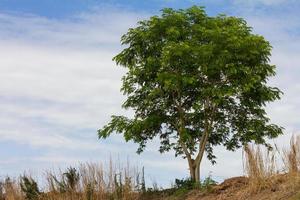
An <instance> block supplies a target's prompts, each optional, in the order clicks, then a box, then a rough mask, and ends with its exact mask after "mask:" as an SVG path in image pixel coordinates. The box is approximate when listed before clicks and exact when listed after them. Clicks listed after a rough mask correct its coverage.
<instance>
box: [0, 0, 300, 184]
mask: <svg viewBox="0 0 300 200" xmlns="http://www.w3.org/2000/svg"><path fill="white" fill-rule="evenodd" d="M192 5H199V6H205V9H206V11H207V13H208V14H209V15H211V16H215V15H217V14H220V13H222V14H227V15H231V16H237V17H243V18H245V19H246V21H247V22H248V24H249V25H250V26H252V27H253V32H254V33H256V34H261V35H263V36H264V37H265V38H266V39H267V40H269V41H270V43H271V44H272V46H273V51H272V57H271V63H272V64H275V65H276V66H277V75H276V76H275V77H273V78H271V79H270V85H273V86H276V87H279V88H280V89H281V90H282V91H283V92H284V95H283V97H282V99H281V100H280V101H277V102H274V103H272V104H269V105H268V106H267V108H266V109H267V111H268V115H269V116H270V118H271V120H272V122H273V123H276V124H278V125H280V126H283V127H284V128H285V131H284V132H285V134H284V135H283V136H280V137H279V138H278V139H276V140H274V141H271V142H272V143H273V142H275V143H276V144H278V145H279V146H280V148H287V147H288V144H289V139H290V137H291V135H293V134H294V135H297V134H300V117H299V113H300V79H299V77H300V67H299V64H300V60H299V57H300V55H299V52H300V20H299V18H300V13H299V12H298V10H299V8H300V2H299V1H297V0H223V1H222V0H203V1H194V0H145V1H140V0H125V1H120V0H109V1H102V0H0V177H5V176H6V175H9V176H16V175H18V174H20V173H23V172H24V171H30V172H31V173H33V174H42V173H43V172H44V170H46V169H49V168H51V169H53V168H54V169H57V168H59V167H61V168H64V167H67V166H70V165H78V163H79V162H103V163H107V162H108V160H109V158H110V157H111V158H118V159H117V160H120V162H125V161H126V160H127V159H128V160H129V161H130V163H131V165H133V166H139V167H142V166H144V167H145V174H146V180H147V181H148V185H150V186H151V182H157V184H158V185H161V186H167V185H169V184H170V183H171V182H172V181H174V179H175V178H185V177H188V166H187V162H186V160H183V159H181V158H174V152H169V153H166V154H160V153H159V152H158V145H157V143H158V142H157V140H154V141H153V142H149V143H148V146H147V148H146V150H145V152H144V153H142V154H141V155H137V154H136V150H137V147H138V146H137V145H136V144H134V143H131V142H129V143H126V142H125V141H124V140H123V137H122V136H121V135H112V137H110V138H109V139H106V140H98V137H97V129H99V128H101V127H102V126H103V125H104V124H105V123H107V122H108V121H109V119H110V116H111V115H113V114H125V115H126V114H128V112H127V111H124V110H122V109H121V104H122V102H123V101H124V100H125V97H124V96H123V95H122V93H121V92H120V86H121V77H122V75H124V73H125V70H124V69H123V68H122V67H117V66H116V64H115V63H114V62H113V61H112V57H113V56H114V55H116V54H117V53H118V52H120V51H121V50H122V48H123V47H122V46H121V45H120V37H121V36H122V34H124V33H126V31H127V30H128V29H129V28H131V27H134V26H135V25H136V23H137V22H138V21H139V20H143V19H147V18H149V17H150V16H152V15H158V14H159V13H160V10H161V9H162V8H164V7H171V8H176V9H179V8H187V7H190V6H192ZM216 155H217V164H216V165H214V166H211V165H210V163H209V162H208V161H207V160H205V161H204V163H203V165H202V169H201V172H202V173H201V174H202V178H204V177H206V176H208V175H209V174H212V175H213V177H215V178H216V179H217V180H223V179H226V178H228V177H231V176H238V175H242V174H243V173H244V172H243V164H242V152H241V151H237V152H227V151H225V150H224V148H222V147H217V148H216Z"/></svg>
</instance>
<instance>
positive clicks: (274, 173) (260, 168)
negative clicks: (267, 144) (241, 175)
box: [244, 136, 300, 194]
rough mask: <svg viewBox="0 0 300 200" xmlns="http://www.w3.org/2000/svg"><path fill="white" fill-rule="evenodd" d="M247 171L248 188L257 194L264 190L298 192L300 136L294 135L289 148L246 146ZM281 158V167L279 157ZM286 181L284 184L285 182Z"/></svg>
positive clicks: (299, 187)
mask: <svg viewBox="0 0 300 200" xmlns="http://www.w3.org/2000/svg"><path fill="white" fill-rule="evenodd" d="M244 154H245V171H246V174H247V177H248V190H247V192H249V193H250V194H256V193H259V192H261V191H263V190H271V191H276V190H279V188H278V187H279V185H280V187H282V188H280V189H281V190H283V191H286V192H291V193H293V192H296V191H299V189H300V136H298V137H295V136H293V137H292V138H291V140H290V147H289V149H285V150H279V149H278V147H277V146H276V145H275V148H273V150H267V149H266V148H262V147H260V146H250V145H247V146H245V147H244ZM278 158H281V160H282V166H283V167H279V166H278V165H279V164H278V162H277V159H278ZM283 183H284V184H283Z"/></svg>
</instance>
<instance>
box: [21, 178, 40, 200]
mask: <svg viewBox="0 0 300 200" xmlns="http://www.w3.org/2000/svg"><path fill="white" fill-rule="evenodd" d="M20 186H21V190H22V192H24V193H25V198H26V199H28V200H36V199H39V196H40V194H41V192H40V191H39V188H38V184H37V182H36V181H35V180H33V179H32V178H31V177H27V176H25V175H24V176H22V177H21V182H20Z"/></svg>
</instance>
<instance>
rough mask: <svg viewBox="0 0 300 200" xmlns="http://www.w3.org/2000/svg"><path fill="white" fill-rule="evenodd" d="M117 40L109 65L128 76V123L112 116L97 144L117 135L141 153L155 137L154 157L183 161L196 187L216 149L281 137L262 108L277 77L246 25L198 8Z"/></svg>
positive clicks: (170, 13)
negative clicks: (118, 49) (161, 155)
mask: <svg viewBox="0 0 300 200" xmlns="http://www.w3.org/2000/svg"><path fill="white" fill-rule="evenodd" d="M121 41H122V44H123V45H125V49H124V50H123V51H122V52H121V53H119V54H118V55H117V56H115V57H114V60H115V61H116V63H117V64H118V65H121V66H123V67H125V68H126V69H127V70H128V71H127V73H126V75H125V76H124V77H123V79H122V81H123V85H122V88H121V91H123V93H124V94H125V95H126V96H127V99H126V101H125V102H124V104H123V108H125V109H130V110H133V111H134V117H133V118H132V119H129V118H127V117H125V116H112V119H111V121H110V122H109V123H108V124H107V125H105V126H104V127H103V128H102V129H100V130H99V131H98V134H99V137H100V138H107V137H108V136H109V135H110V134H111V133H113V132H116V133H122V134H123V135H124V138H125V140H126V141H130V140H131V141H133V142H135V143H138V144H139V148H138V153H140V152H142V151H143V150H144V148H145V146H146V142H147V141H148V140H152V139H153V138H155V137H158V138H159V139H160V141H161V145H160V149H159V150H160V152H165V151H169V150H171V149H174V150H175V155H176V156H178V155H182V156H183V157H184V158H186V159H187V161H188V164H189V169H190V176H191V179H192V180H194V181H196V182H199V181H200V164H201V161H202V158H203V155H204V153H205V152H206V155H207V158H208V159H209V160H210V161H211V162H212V163H213V164H214V163H215V158H216V157H215V155H214V152H213V148H214V147H215V146H217V145H223V146H225V147H226V148H227V149H228V150H232V151H233V150H235V149H237V148H239V147H242V146H243V145H244V144H246V143H248V142H255V143H257V144H264V145H266V146H269V145H268V143H267V141H266V138H275V137H277V136H278V135H280V134H282V128H281V127H279V126H277V125H274V124H271V123H270V120H269V118H268V117H267V116H266V112H265V105H266V103H268V102H272V101H274V100H276V99H279V98H280V95H281V91H280V90H279V89H278V88H275V87H270V86H268V85H267V82H268V78H269V77H271V76H274V75H275V66H274V65H270V64H269V56H270V55H271V46H270V44H269V42H268V41H266V40H265V39H264V37H262V36H259V35H256V34H253V33H252V29H251V27H249V26H248V25H247V23H246V21H245V20H243V19H241V18H236V17H229V16H225V15H218V16H216V17H210V16H208V15H207V14H206V13H205V10H204V9H203V8H202V7H197V6H193V7H191V8H188V9H180V10H173V9H170V8H167V9H163V10H162V14H161V15H160V16H153V17H151V18H150V19H149V20H144V21H140V22H139V23H138V26H137V27H136V28H131V29H129V30H128V32H127V33H126V34H125V35H123V36H122V39H121Z"/></svg>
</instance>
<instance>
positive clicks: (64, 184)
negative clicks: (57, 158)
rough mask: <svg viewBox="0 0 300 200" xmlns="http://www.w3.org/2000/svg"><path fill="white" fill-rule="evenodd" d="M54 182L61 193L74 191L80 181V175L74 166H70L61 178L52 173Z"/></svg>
mask: <svg viewBox="0 0 300 200" xmlns="http://www.w3.org/2000/svg"><path fill="white" fill-rule="evenodd" d="M52 180H53V181H52V184H53V183H55V185H56V190H58V191H59V192H60V193H65V192H73V191H75V190H76V186H77V184H78V183H79V180H80V175H79V173H78V172H77V170H76V169H75V168H73V167H69V168H68V169H67V171H66V172H65V173H63V174H62V177H61V180H59V179H58V178H57V177H56V176H54V175H52Z"/></svg>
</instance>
